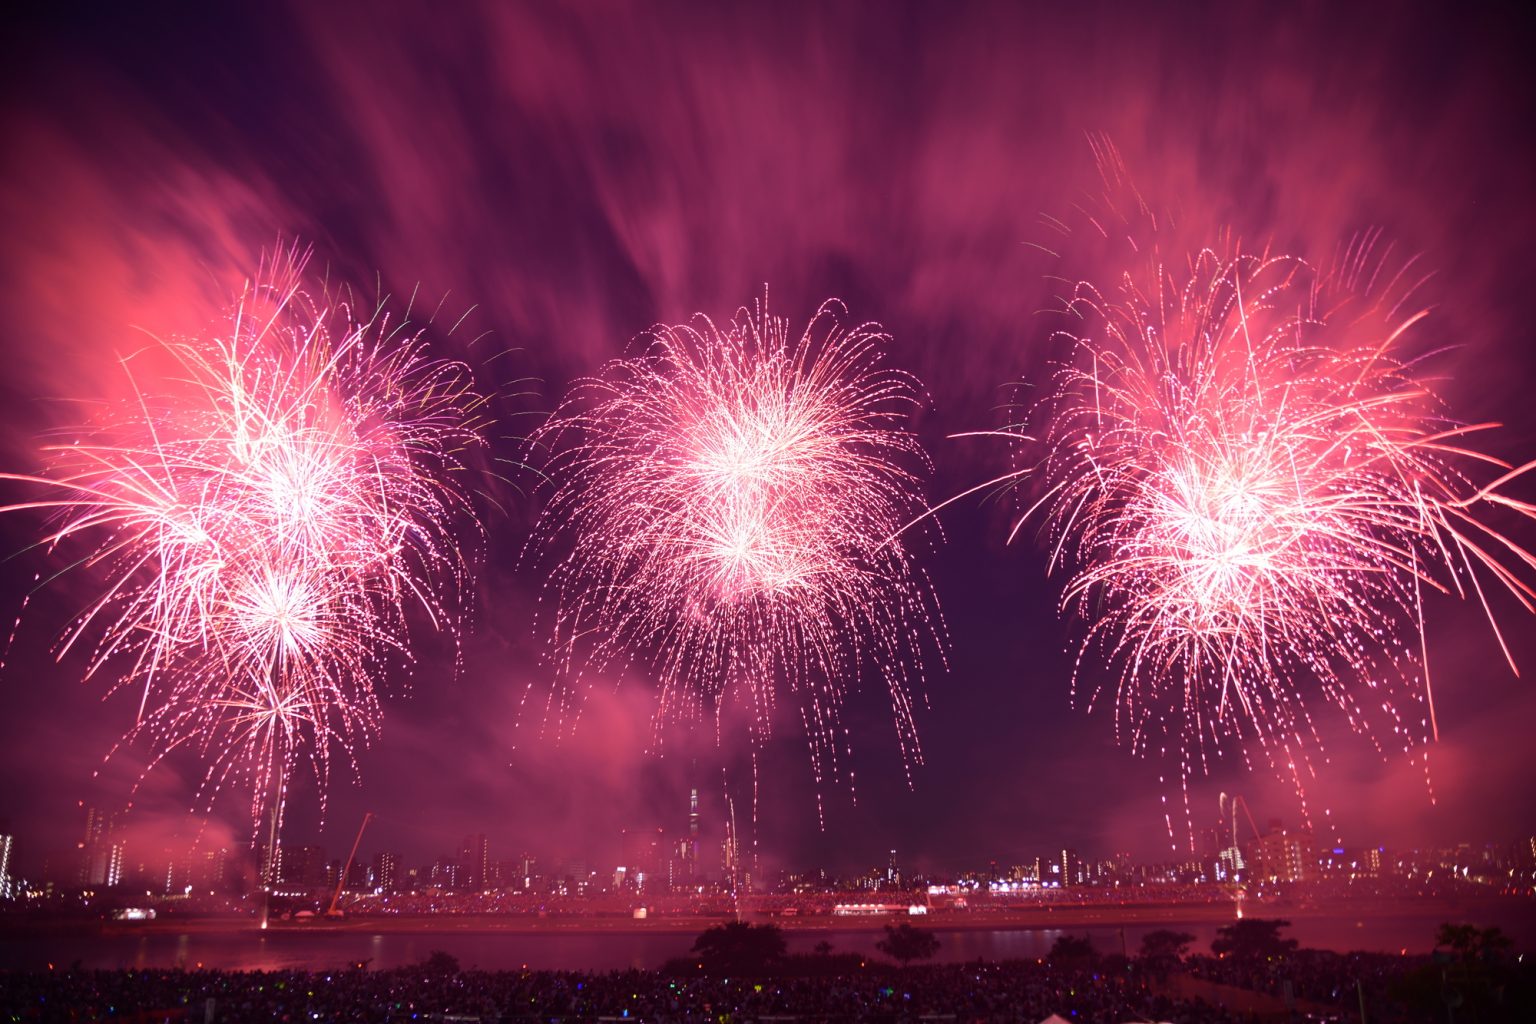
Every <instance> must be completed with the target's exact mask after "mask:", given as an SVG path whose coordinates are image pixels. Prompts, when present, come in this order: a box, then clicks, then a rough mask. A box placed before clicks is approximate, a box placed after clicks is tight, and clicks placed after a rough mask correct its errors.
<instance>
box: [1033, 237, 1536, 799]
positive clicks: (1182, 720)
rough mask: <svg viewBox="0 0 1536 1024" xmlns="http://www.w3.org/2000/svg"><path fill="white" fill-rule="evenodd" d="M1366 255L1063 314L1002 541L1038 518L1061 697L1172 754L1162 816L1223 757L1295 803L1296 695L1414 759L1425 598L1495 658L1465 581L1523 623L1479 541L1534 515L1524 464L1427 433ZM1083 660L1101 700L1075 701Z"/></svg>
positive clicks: (1498, 541)
mask: <svg viewBox="0 0 1536 1024" xmlns="http://www.w3.org/2000/svg"><path fill="white" fill-rule="evenodd" d="M1370 250H1371V246H1370V245H1369V244H1365V243H1362V244H1360V245H1357V246H1356V247H1354V248H1352V249H1350V250H1348V251H1346V252H1345V253H1344V254H1343V255H1342V258H1341V259H1340V261H1339V264H1338V270H1337V271H1336V272H1333V273H1328V274H1321V273H1318V272H1315V271H1314V270H1313V269H1312V268H1311V267H1309V266H1307V265H1306V264H1304V263H1302V262H1301V261H1298V260H1296V259H1293V258H1288V257H1283V256H1270V255H1263V254H1248V253H1242V252H1241V251H1234V252H1233V253H1232V254H1230V255H1225V256H1223V255H1220V254H1218V253H1216V252H1214V251H1210V250H1207V251H1203V252H1200V253H1198V254H1197V255H1196V256H1195V257H1194V258H1193V259H1192V260H1191V261H1190V262H1189V263H1188V265H1187V268H1185V269H1183V270H1178V269H1175V268H1173V267H1169V266H1166V265H1164V264H1162V263H1161V262H1160V261H1158V260H1157V259H1156V257H1155V256H1154V258H1153V259H1152V260H1151V262H1150V265H1149V267H1150V272H1149V274H1148V276H1147V277H1146V278H1144V279H1139V280H1138V279H1137V278H1136V277H1135V276H1134V275H1127V276H1126V277H1125V278H1124V279H1123V280H1122V282H1121V284H1120V286H1119V288H1118V289H1116V290H1115V291H1114V292H1112V293H1109V294H1106V293H1103V292H1101V291H1099V290H1097V289H1095V288H1093V287H1092V286H1090V285H1087V284H1080V285H1078V286H1077V288H1076V290H1075V292H1074V294H1073V295H1072V297H1071V300H1070V302H1069V305H1068V309H1069V312H1070V314H1071V315H1072V316H1073V317H1074V318H1075V319H1077V320H1079V321H1080V322H1081V323H1082V324H1083V326H1082V327H1081V328H1080V329H1075V330H1074V331H1073V333H1072V334H1071V335H1070V336H1069V340H1070V343H1071V344H1072V346H1073V351H1074V355H1073V357H1072V358H1071V359H1070V360H1068V361H1066V362H1065V363H1064V364H1063V365H1062V366H1061V367H1060V369H1059V371H1058V372H1057V374H1056V377H1055V387H1054V390H1053V393H1052V395H1051V397H1050V398H1049V399H1048V400H1047V401H1046V402H1044V403H1043V404H1042V406H1041V407H1040V408H1041V411H1042V413H1043V416H1042V419H1043V421H1044V426H1043V429H1042V430H1040V431H1039V436H1040V442H1041V444H1043V447H1044V451H1045V455H1044V457H1043V459H1041V461H1039V462H1038V463H1037V464H1035V465H1032V466H1030V467H1028V468H1027V469H1026V470H1025V471H1024V473H1026V474H1028V475H1030V476H1031V477H1034V478H1035V479H1037V480H1038V481H1039V487H1040V488H1041V496H1040V497H1039V500H1038V501H1037V502H1036V504H1035V505H1034V506H1033V507H1032V508H1031V509H1030V510H1029V511H1028V512H1027V513H1026V515H1025V516H1024V517H1023V518H1022V519H1021V520H1020V522H1019V526H1020V527H1022V525H1023V523H1024V521H1025V520H1027V519H1030V518H1031V517H1032V516H1034V515H1035V514H1036V513H1037V512H1038V513H1039V514H1040V516H1041V517H1042V520H1041V521H1042V522H1043V525H1044V533H1045V535H1046V538H1047V540H1048V543H1049V548H1050V568H1051V571H1052V572H1053V573H1056V572H1060V573H1062V574H1064V575H1065V576H1066V584H1065V587H1064V590H1063V598H1062V604H1063V608H1064V609H1065V610H1068V611H1070V612H1073V613H1075V614H1076V615H1077V617H1078V618H1080V619H1081V621H1082V622H1083V623H1084V626H1083V631H1082V640H1081V646H1080V649H1079V654H1078V661H1077V670H1076V673H1075V675H1074V684H1073V685H1074V691H1082V690H1084V689H1086V692H1087V703H1088V704H1089V705H1090V706H1092V704H1093V703H1094V702H1095V701H1097V700H1098V699H1099V698H1100V697H1101V696H1103V695H1105V694H1109V695H1110V696H1111V698H1112V703H1113V707H1114V714H1115V722H1116V731H1117V734H1118V735H1119V736H1120V738H1121V740H1122V742H1124V743H1126V744H1127V745H1129V746H1130V747H1132V748H1133V749H1135V750H1137V751H1139V752H1150V753H1153V754H1168V755H1172V756H1176V757H1177V758H1178V759H1179V761H1180V763H1181V765H1182V769H1183V775H1184V779H1185V782H1186V790H1185V791H1186V798H1187V781H1188V776H1189V773H1190V772H1191V771H1192V770H1196V771H1204V770H1206V769H1207V768H1208V766H1209V760H1208V759H1209V757H1210V756H1212V755H1213V754H1219V753H1220V752H1221V751H1222V750H1223V749H1225V748H1229V747H1232V746H1236V747H1238V748H1239V749H1241V750H1242V751H1243V752H1244V756H1245V757H1249V756H1250V755H1251V754H1252V753H1253V752H1254V750H1255V749H1256V750H1257V751H1258V752H1259V753H1260V756H1261V759H1262V760H1264V761H1266V762H1267V763H1268V764H1270V765H1271V766H1273V767H1275V768H1277V769H1278V770H1279V771H1281V772H1282V773H1283V774H1285V775H1288V776H1289V777H1290V778H1292V780H1293V781H1294V782H1295V784H1296V785H1297V787H1298V791H1300V790H1301V785H1302V776H1303V774H1305V773H1306V772H1308V771H1310V766H1309V761H1308V759H1307V755H1306V752H1307V751H1308V750H1309V749H1312V748H1314V747H1315V745H1316V741H1317V730H1316V728H1315V726H1314V723H1313V720H1312V717H1311V711H1310V708H1311V707H1312V705H1313V704H1314V703H1315V702H1316V698H1317V697H1318V696H1319V695H1320V696H1321V697H1322V698H1323V699H1324V700H1325V702H1327V703H1331V704H1333V705H1336V706H1337V707H1339V708H1341V709H1342V710H1343V712H1344V713H1345V714H1346V716H1347V718H1348V720H1349V722H1350V724H1351V725H1352V726H1353V727H1354V728H1355V729H1356V730H1357V731H1359V732H1361V733H1364V734H1365V735H1367V736H1368V737H1369V738H1370V740H1371V741H1372V742H1373V743H1375V744H1376V745H1377V746H1378V748H1384V747H1386V746H1395V747H1397V748H1398V749H1407V748H1411V747H1415V746H1417V745H1418V744H1421V743H1423V742H1424V741H1426V740H1427V739H1428V738H1429V737H1430V736H1431V735H1432V734H1433V733H1434V731H1435V729H1436V725H1435V721H1434V709H1433V699H1432V695H1431V690H1430V687H1429V676H1428V662H1427V658H1426V656H1425V653H1424V651H1423V646H1422V645H1423V636H1424V614H1425V605H1424V597H1425V595H1426V594H1427V593H1428V592H1431V591H1438V592H1443V593H1452V594H1457V595H1469V594H1470V595H1475V596H1476V598H1477V599H1478V600H1479V601H1480V602H1481V603H1482V607H1483V609H1484V611H1485V612H1486V613H1487V615H1488V619H1489V622H1490V623H1491V624H1493V626H1494V633H1495V635H1496V636H1497V635H1498V628H1497V624H1496V623H1495V622H1494V616H1493V611H1492V609H1491V607H1490V605H1489V603H1488V587H1489V585H1490V584H1491V585H1492V586H1493V588H1495V589H1497V590H1500V591H1504V592H1506V593H1508V594H1510V595H1513V597H1514V598H1515V599H1516V600H1517V601H1518V602H1519V603H1520V604H1521V605H1523V606H1524V607H1525V608H1527V609H1531V608H1532V607H1533V605H1532V597H1533V591H1532V589H1531V587H1530V586H1529V585H1528V583H1527V582H1526V580H1527V579H1528V577H1529V571H1530V570H1531V568H1533V567H1536V561H1533V559H1532V556H1531V555H1530V553H1529V552H1527V551H1526V550H1525V549H1524V548H1522V547H1521V546H1519V545H1518V544H1517V543H1516V542H1515V541H1514V540H1512V539H1510V538H1509V537H1508V536H1506V535H1505V534H1504V533H1502V532H1500V530H1499V528H1498V526H1497V524H1498V523H1499V522H1500V521H1501V520H1502V519H1503V518H1505V517H1506V516H1507V515H1510V514H1512V515H1513V516H1514V517H1515V518H1516V519H1520V518H1531V517H1532V515H1533V512H1536V510H1533V508H1532V506H1530V505H1528V504H1525V503H1523V502H1520V501H1518V500H1515V499H1514V498H1512V497H1510V496H1509V495H1508V494H1507V487H1508V485H1509V484H1510V483H1511V482H1512V481H1513V480H1515V479H1516V478H1517V477H1519V476H1521V475H1522V474H1524V473H1525V472H1526V471H1527V470H1529V469H1530V468H1531V467H1530V466H1522V467H1519V468H1513V467H1511V466H1509V465H1508V464H1506V463H1503V462H1501V461H1499V460H1498V459H1496V458H1494V457H1492V456H1490V455H1487V454H1484V453H1482V452H1480V451H1478V450H1477V449H1476V448H1474V447H1472V446H1471V443H1470V437H1471V435H1473V434H1476V433H1477V432H1479V431H1482V430H1484V429H1487V428H1488V427H1489V426H1491V425H1490V424H1477V425H1466V424H1459V423H1456V422H1454V421H1452V420H1450V419H1449V418H1448V417H1447V416H1446V414H1445V413H1444V411H1443V409H1442V406H1441V404H1440V402H1439V401H1438V400H1437V399H1436V397H1435V395H1434V393H1433V392H1432V390H1431V389H1430V388H1429V386H1428V385H1427V384H1426V383H1425V381H1424V379H1423V378H1422V375H1421V374H1420V373H1419V372H1418V370H1417V368H1416V366H1415V364H1414V363H1413V361H1411V360H1405V359H1404V358H1403V357H1401V356H1400V355H1398V354H1397V353H1398V348H1399V346H1400V343H1401V339H1402V336H1403V334H1404V332H1405V331H1407V330H1408V329H1409V328H1410V327H1411V326H1412V325H1413V324H1414V323H1416V322H1417V321H1418V320H1419V319H1421V318H1422V316H1423V315H1424V313H1423V312H1422V311H1412V309H1411V307H1409V306H1407V305H1405V302H1406V301H1407V296H1409V295H1411V292H1412V290H1413V289H1412V288H1411V287H1409V286H1406V282H1405V281H1404V279H1403V278H1402V276H1401V275H1399V276H1398V277H1396V278H1392V279H1390V280H1386V279H1380V280H1379V279H1378V274H1379V272H1380V270H1381V266H1382V261H1380V260H1375V259H1372V258H1371V257H1370V256H1369V253H1370ZM1009 433H1011V434H1013V435H1014V436H1017V432H1013V431H1010V432H1009ZM1028 450H1032V451H1036V452H1038V451H1039V447H1038V446H1030V447H1029V448H1028ZM1489 478H1492V482H1491V483H1484V484H1479V483H1476V482H1475V481H1476V480H1478V479H1483V480H1487V479H1489ZM1499 642H1500V644H1501V645H1502V643H1503V640H1502V637H1499ZM1095 652H1096V654H1097V656H1098V657H1099V658H1101V659H1102V661H1103V662H1104V663H1106V664H1107V665H1108V666H1109V667H1110V669H1111V671H1110V675H1109V678H1110V679H1111V680H1112V682H1110V683H1109V684H1108V685H1107V686H1090V687H1086V688H1085V687H1084V686H1083V683H1082V677H1083V676H1084V674H1085V672H1091V674H1092V675H1098V672H1097V671H1096V670H1090V669H1088V668H1087V665H1088V664H1089V662H1090V661H1092V660H1093V659H1090V657H1089V655H1090V654H1093V653H1095ZM1505 654H1506V657H1507V656H1508V651H1507V649H1506V650H1505ZM1511 664H1513V662H1511Z"/></svg>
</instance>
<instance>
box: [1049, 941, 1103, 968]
mask: <svg viewBox="0 0 1536 1024" xmlns="http://www.w3.org/2000/svg"><path fill="white" fill-rule="evenodd" d="M1048 957H1049V959H1050V961H1051V963H1053V964H1084V963H1091V962H1092V961H1094V960H1097V959H1098V958H1099V951H1098V950H1096V949H1094V948H1093V941H1092V940H1091V939H1089V938H1088V936H1086V935H1084V936H1083V937H1082V938H1078V937H1077V936H1076V935H1062V936H1059V937H1058V938H1057V939H1056V942H1055V944H1054V945H1052V946H1051V952H1050V953H1049V954H1048Z"/></svg>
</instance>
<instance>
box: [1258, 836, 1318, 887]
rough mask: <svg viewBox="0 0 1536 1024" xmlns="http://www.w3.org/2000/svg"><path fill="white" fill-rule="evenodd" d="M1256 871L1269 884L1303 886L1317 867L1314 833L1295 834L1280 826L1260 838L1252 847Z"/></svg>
mask: <svg viewBox="0 0 1536 1024" xmlns="http://www.w3.org/2000/svg"><path fill="white" fill-rule="evenodd" d="M1253 854H1254V855H1253V858H1252V859H1253V861H1254V864H1253V870H1254V873H1255V874H1257V876H1258V877H1259V878H1262V879H1265V880H1267V881H1270V882H1301V881H1305V880H1307V879H1309V878H1311V877H1312V875H1313V874H1314V869H1315V868H1316V865H1317V850H1316V847H1315V844H1314V843H1313V840H1312V833H1311V832H1307V831H1292V830H1291V829H1287V828H1284V827H1283V826H1281V825H1280V823H1279V822H1271V823H1270V830H1269V831H1268V832H1266V833H1265V834H1264V835H1262V836H1260V837H1259V839H1258V841H1257V842H1255V844H1254V847H1253Z"/></svg>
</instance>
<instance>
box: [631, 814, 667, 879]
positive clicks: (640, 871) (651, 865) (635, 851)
mask: <svg viewBox="0 0 1536 1024" xmlns="http://www.w3.org/2000/svg"><path fill="white" fill-rule="evenodd" d="M663 840H664V835H663V833H662V830H661V829H660V828H627V829H625V830H624V832H623V834H622V835H621V836H620V845H621V852H622V853H623V860H624V863H623V866H624V867H625V868H627V869H628V871H627V872H625V875H624V882H625V884H626V885H627V886H628V887H629V888H633V889H644V890H647V891H652V890H654V889H657V888H660V887H662V886H663V884H664V883H665V881H666V872H665V871H664V870H663V867H664V863H665V854H664V852H663V851H664V849H665V843H664V841H663Z"/></svg>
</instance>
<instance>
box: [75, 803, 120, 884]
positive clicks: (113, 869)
mask: <svg viewBox="0 0 1536 1024" xmlns="http://www.w3.org/2000/svg"><path fill="white" fill-rule="evenodd" d="M116 833H117V817H116V815H110V816H109V815H106V814H103V813H102V812H101V811H99V810H97V809H96V808H94V807H87V808H86V809H85V835H84V837H83V838H82V839H81V840H80V843H79V849H80V884H81V885H89V886H95V887H99V888H108V889H110V888H113V887H115V886H116V885H117V884H118V883H119V882H120V881H122V878H123V853H124V851H123V843H122V840H121V839H120V838H118V836H117V834H116Z"/></svg>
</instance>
